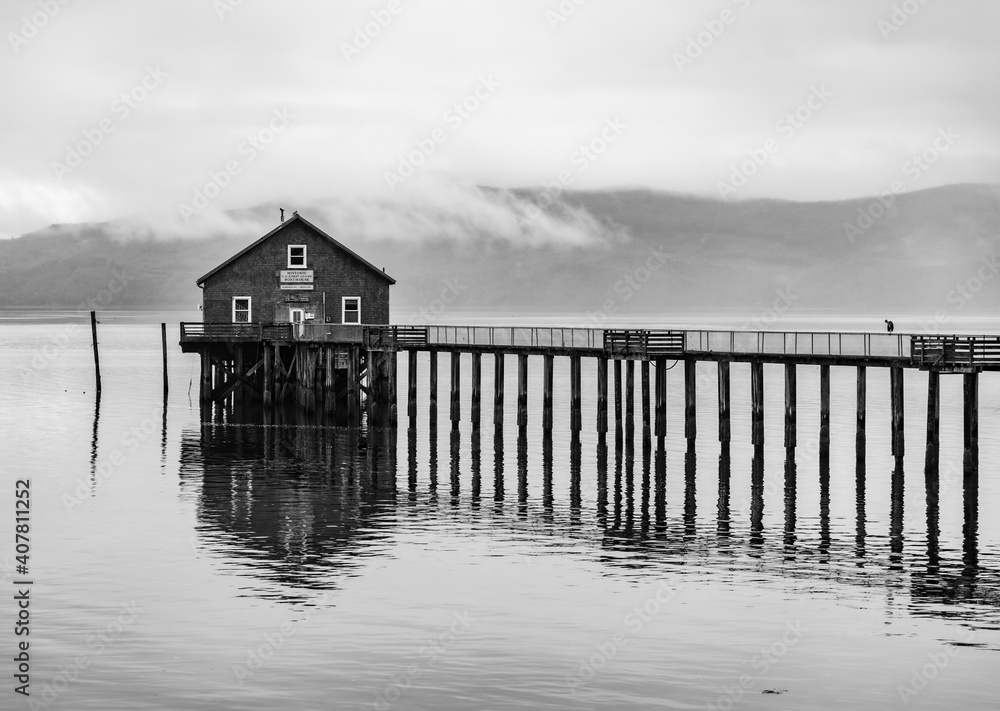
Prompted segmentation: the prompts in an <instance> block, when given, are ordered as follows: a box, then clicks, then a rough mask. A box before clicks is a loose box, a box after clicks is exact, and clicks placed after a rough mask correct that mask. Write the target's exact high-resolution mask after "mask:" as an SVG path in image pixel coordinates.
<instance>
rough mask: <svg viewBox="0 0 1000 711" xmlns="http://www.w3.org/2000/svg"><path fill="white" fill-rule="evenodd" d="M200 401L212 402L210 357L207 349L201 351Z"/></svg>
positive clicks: (203, 402)
mask: <svg viewBox="0 0 1000 711" xmlns="http://www.w3.org/2000/svg"><path fill="white" fill-rule="evenodd" d="M201 402H202V404H208V403H211V402H212V358H211V356H209V354H208V351H202V352H201Z"/></svg>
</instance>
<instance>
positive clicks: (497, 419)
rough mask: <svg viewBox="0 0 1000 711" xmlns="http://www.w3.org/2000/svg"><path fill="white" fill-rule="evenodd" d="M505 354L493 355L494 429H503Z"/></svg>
mask: <svg viewBox="0 0 1000 711" xmlns="http://www.w3.org/2000/svg"><path fill="white" fill-rule="evenodd" d="M503 363H504V355H503V353H494V354H493V427H494V428H497V429H499V428H502V427H503V385H504V382H503V381H504V375H503Z"/></svg>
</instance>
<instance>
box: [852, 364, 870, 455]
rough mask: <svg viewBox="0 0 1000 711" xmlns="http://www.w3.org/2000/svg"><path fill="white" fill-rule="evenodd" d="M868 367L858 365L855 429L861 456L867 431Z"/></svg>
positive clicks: (858, 451)
mask: <svg viewBox="0 0 1000 711" xmlns="http://www.w3.org/2000/svg"><path fill="white" fill-rule="evenodd" d="M867 399H868V369H867V368H866V367H865V366H863V365H859V366H858V398H857V400H858V405H857V412H858V414H857V430H856V435H855V437H856V444H857V447H856V449H857V456H859V457H860V456H862V455H863V454H864V452H865V440H866V439H867V433H866V432H865V419H866V417H867V413H868V405H867Z"/></svg>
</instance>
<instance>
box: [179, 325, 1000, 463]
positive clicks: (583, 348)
mask: <svg viewBox="0 0 1000 711" xmlns="http://www.w3.org/2000/svg"><path fill="white" fill-rule="evenodd" d="M180 331H181V333H180V335H181V347H182V349H183V350H184V351H185V352H194V353H199V354H200V356H201V365H202V368H201V388H200V393H201V402H202V405H203V406H204V407H206V408H211V407H212V406H221V407H226V406H232V405H234V404H235V403H237V402H248V401H253V402H258V403H259V404H260V405H261V406H263V408H264V409H265V411H266V410H267V409H268V408H271V407H273V406H275V405H277V404H280V403H292V405H293V406H294V407H297V408H300V409H302V410H304V411H306V412H308V413H319V414H320V415H321V416H324V417H328V418H329V421H331V422H342V423H346V424H352V425H356V424H358V423H360V420H361V417H362V415H364V416H365V417H366V419H367V423H368V424H369V426H376V427H379V426H382V427H396V426H397V424H398V419H399V416H400V413H398V412H397V376H396V371H397V367H396V366H397V357H398V354H399V353H401V352H405V353H406V358H407V362H408V365H409V367H408V368H407V371H408V382H407V384H406V393H407V394H406V409H405V416H406V417H407V418H408V420H409V427H411V428H413V427H415V426H416V421H417V415H418V411H419V410H418V408H419V407H420V404H419V403H418V402H417V393H418V380H417V379H418V372H419V368H418V367H417V366H418V362H419V360H421V359H423V358H426V359H427V363H428V369H427V371H428V373H429V378H430V382H429V398H428V402H427V403H426V407H428V412H429V422H430V425H431V426H432V427H436V426H437V421H438V414H439V413H438V410H439V402H438V374H439V369H438V363H439V356H440V354H447V356H448V359H449V366H450V371H449V372H450V377H449V381H450V386H449V388H450V389H449V397H448V400H447V402H448V412H447V416H448V420H449V422H450V425H451V427H452V428H453V429H455V428H457V427H458V426H459V424H460V422H461V421H462V417H463V414H467V416H468V417H469V419H470V422H471V426H472V429H473V431H478V430H479V428H480V427H481V426H482V420H483V412H482V406H483V404H482V395H481V383H482V377H483V363H482V358H483V355H488V356H490V357H491V359H492V361H493V382H494V401H493V418H492V420H493V424H494V426H495V427H502V425H503V421H504V420H503V414H504V408H505V407H509V406H510V405H508V398H507V397H506V393H505V378H504V373H505V368H506V367H507V361H508V359H514V358H516V369H517V370H516V372H517V392H516V397H515V398H511V400H512V401H513V402H512V404H513V406H514V407H516V410H517V424H518V427H526V426H527V424H528V422H529V419H530V418H529V413H528V397H527V394H528V372H529V363H535V365H534V366H531V367H541V368H542V373H543V393H542V412H541V413H540V414H541V416H540V418H539V419H538V423H539V424H540V426H541V428H542V429H543V430H551V429H552V427H553V421H554V418H553V412H552V410H553V402H554V398H553V387H554V378H553V370H554V360H555V358H567V359H568V360H569V373H570V378H569V387H570V398H569V401H570V412H569V423H570V428H571V430H572V431H573V432H579V431H581V430H582V428H583V426H584V424H583V419H582V403H583V401H584V398H585V397H587V395H585V392H586V391H587V390H589V391H590V392H591V393H593V397H595V398H596V403H597V408H596V410H597V419H596V422H595V423H594V426H595V427H596V429H597V431H598V432H600V433H606V432H608V431H609V428H610V427H611V426H612V425H613V427H614V428H615V430H616V431H620V430H624V431H625V432H629V433H630V432H632V431H634V428H635V423H636V418H637V417H638V418H640V422H639V426H640V427H641V431H642V433H643V435H644V436H646V437H657V438H662V437H664V436H665V435H666V432H667V427H668V423H667V417H666V413H667V407H666V405H667V403H666V392H667V389H666V380H667V377H668V370H673V371H674V374H673V375H671V376H669V377H679V378H683V382H684V422H683V429H684V434H685V437H686V438H688V439H689V440H693V439H695V438H696V437H697V436H698V432H697V419H696V394H697V386H698V381H697V377H696V368H697V365H698V363H706V362H707V363H713V362H714V363H715V364H716V367H717V368H718V422H719V425H718V439H719V441H720V442H722V443H728V442H729V441H730V439H731V426H730V418H731V413H732V406H733V402H732V401H733V393H732V389H731V385H730V373H731V369H732V368H733V367H742V364H746V366H747V367H749V369H750V373H751V383H752V386H751V391H750V393H749V401H750V402H749V406H750V409H751V414H752V427H751V441H752V443H753V444H754V445H763V443H764V426H763V423H764V367H763V366H764V365H765V364H780V365H783V367H784V383H783V385H784V395H785V408H784V409H785V412H784V416H785V428H784V445H785V446H786V447H792V448H793V447H795V446H796V441H797V436H796V428H797V406H796V399H797V380H798V378H797V373H798V370H799V368H804V367H816V368H818V369H819V373H820V410H821V411H820V423H821V424H820V429H821V431H820V447H821V451H823V450H826V451H828V449H829V445H830V434H829V416H830V371H831V368H834V367H836V368H854V369H855V371H856V374H857V400H856V402H857V420H856V421H857V430H856V442H857V444H858V446H859V447H861V446H863V445H864V443H865V441H866V428H867V427H868V424H869V423H868V417H867V372H868V369H869V368H887V369H889V374H890V395H891V417H890V420H891V421H890V422H889V423H887V424H888V426H889V427H890V431H891V435H892V436H891V442H892V453H893V454H894V455H895V456H897V457H901V456H903V454H904V452H905V437H904V418H903V411H904V407H903V405H904V387H903V385H904V378H905V374H906V373H907V372H911V373H915V374H916V373H924V372H925V373H926V376H923V377H926V379H927V388H928V412H927V422H926V427H927V447H928V461H936V458H937V447H938V442H939V433H938V431H939V426H940V416H939V411H940V409H939V408H940V404H939V400H940V394H939V390H940V377H941V376H942V375H960V376H961V377H962V378H963V379H964V388H963V391H964V433H965V440H964V444H965V449H966V453H967V455H968V456H969V457H971V458H972V459H973V460H975V459H976V458H977V457H978V406H979V404H978V399H979V398H978V393H979V383H978V379H979V375H980V373H982V372H985V371H994V370H1000V337H998V336H957V335H955V336H937V335H935V336H926V335H907V334H889V333H884V334H883V333H878V334H875V333H832V332H814V333H809V332H770V331H768V332H761V331H701V330H644V329H592V328H561V327H551V328H548V327H537V326H536V327H510V326H392V325H375V326H364V325H332V324H302V323H299V324H291V323H284V324H274V325H267V324H252V323H248V324H242V323H240V324H231V323H219V324H201V323H182V324H181V326H180ZM583 358H592V359H594V360H595V361H596V378H595V382H594V383H591V384H588V385H587V387H586V388H585V387H584V384H583V382H582V375H581V373H582V369H581V361H582V359H583ZM463 360H468V361H470V363H469V365H470V367H471V371H470V372H471V375H472V385H471V392H470V393H469V394H468V404H467V405H466V401H465V397H466V396H465V395H463V393H462V392H461V383H462V378H461V372H462V367H463V366H462V361H463ZM636 362H638V363H639V369H640V377H639V386H638V388H639V393H638V402H639V403H640V406H639V408H637V407H636V392H635V391H636V374H635V365H636ZM612 363H613V368H611V371H612V373H611V374H610V375H609V365H610V364H612ZM623 365H624V368H623ZM678 367H679V368H680V372H677V370H676V369H677V368H678ZM623 370H624V371H625V373H624V378H623V373H622V371H623ZM612 379H613V385H612V383H611V382H610V381H611V380H612ZM611 387H613V388H614V390H613V400H612V399H611V397H610V396H609V389H610V388H611ZM637 409H638V412H637ZM677 426H681V425H680V423H678V425H677Z"/></svg>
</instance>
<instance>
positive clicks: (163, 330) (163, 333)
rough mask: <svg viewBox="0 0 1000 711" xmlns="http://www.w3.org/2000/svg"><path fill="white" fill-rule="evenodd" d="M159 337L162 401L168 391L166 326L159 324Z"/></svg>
mask: <svg viewBox="0 0 1000 711" xmlns="http://www.w3.org/2000/svg"><path fill="white" fill-rule="evenodd" d="M160 336H161V337H162V339H161V340H162V341H163V399H164V400H166V399H167V391H168V390H169V387H168V384H167V324H165V323H161V324H160Z"/></svg>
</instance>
